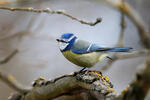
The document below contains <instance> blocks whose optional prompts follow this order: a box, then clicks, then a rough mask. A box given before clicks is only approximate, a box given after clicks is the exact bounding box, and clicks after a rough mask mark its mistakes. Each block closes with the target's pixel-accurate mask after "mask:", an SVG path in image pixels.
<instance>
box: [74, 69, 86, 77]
mask: <svg viewBox="0 0 150 100" xmlns="http://www.w3.org/2000/svg"><path fill="white" fill-rule="evenodd" d="M85 69H86V67H84V68H82V69H81V70H79V71H76V72H74V75H77V74H81V73H85V72H86V71H87V70H85Z"/></svg>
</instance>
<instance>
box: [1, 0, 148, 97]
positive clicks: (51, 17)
mask: <svg viewBox="0 0 150 100" xmlns="http://www.w3.org/2000/svg"><path fill="white" fill-rule="evenodd" d="M113 1H114V2H117V1H118V0H113ZM127 2H128V3H129V4H131V5H132V7H133V8H134V9H136V10H137V11H138V12H139V14H140V15H141V17H142V18H143V20H144V21H145V22H146V25H147V28H149V26H150V13H149V10H150V1H149V0H127ZM0 6H9V7H33V8H41V9H42V8H43V9H45V8H51V9H53V10H59V9H63V10H65V11H66V12H67V13H69V14H71V15H73V16H75V17H78V18H80V19H84V20H88V21H95V19H96V18H98V17H101V18H102V22H101V23H99V24H97V25H95V26H89V25H85V24H81V23H79V22H77V21H75V20H72V19H70V18H68V17H66V16H63V15H56V14H46V13H31V12H21V11H14V12H12V11H7V10H0V60H3V59H4V58H5V57H7V56H8V55H10V54H11V53H12V52H13V51H14V50H15V49H18V50H19V52H18V53H17V54H16V55H15V56H14V57H13V58H12V59H11V60H10V61H9V62H8V63H6V64H2V65H0V71H1V72H4V73H8V74H11V75H13V76H14V77H15V78H16V79H17V80H18V81H19V82H20V83H22V84H23V85H25V86H31V85H32V82H33V81H34V80H35V79H37V78H39V77H40V76H43V77H45V78H46V79H53V78H55V77H58V76H61V75H64V74H69V73H71V72H73V71H77V70H80V69H81V68H80V67H77V66H76V65H74V64H72V63H70V62H69V61H68V60H66V59H65V58H64V57H63V55H62V54H61V53H60V51H59V48H58V45H57V42H56V41H55V39H56V38H58V37H59V36H60V35H61V34H62V33H65V32H71V33H75V34H76V35H77V36H78V37H79V38H81V39H83V40H87V41H90V42H93V43H97V44H100V45H102V46H111V47H113V46H115V45H116V43H117V41H118V37H119V34H120V29H121V26H120V21H121V13H120V12H119V10H117V9H115V8H113V7H111V6H110V5H108V4H107V3H105V2H104V1H103V0H0ZM125 21H126V23H127V27H126V29H125V36H124V39H123V41H124V46H127V47H132V48H134V50H141V49H142V48H143V46H142V45H141V43H140V39H139V36H138V31H137V28H136V27H135V25H134V24H133V23H132V22H131V20H129V19H128V18H127V17H125ZM144 58H145V57H144V56H143V57H137V58H132V59H126V60H119V61H117V62H115V63H114V64H113V65H112V66H111V68H109V69H108V70H107V71H105V72H104V75H107V76H109V77H110V81H111V82H112V83H113V84H114V88H115V89H116V90H117V91H118V92H121V91H122V90H123V89H124V88H125V87H126V86H127V85H128V84H129V83H130V82H131V81H132V80H133V79H134V76H135V73H136V72H137V71H138V69H139V66H141V65H142V64H144ZM102 65H103V63H101V64H97V65H96V66H95V67H93V68H91V69H96V70H100V69H101V67H102ZM12 92H14V91H13V89H11V88H9V87H8V86H7V84H5V83H4V82H2V81H0V100H7V98H8V96H9V95H10V94H11V93H12ZM149 99H150V96H147V98H146V100H149Z"/></svg>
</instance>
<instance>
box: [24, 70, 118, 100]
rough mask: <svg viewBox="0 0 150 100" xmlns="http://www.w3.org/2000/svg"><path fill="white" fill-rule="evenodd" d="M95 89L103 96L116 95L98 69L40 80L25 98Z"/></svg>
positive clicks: (46, 99) (45, 99)
mask: <svg viewBox="0 0 150 100" xmlns="http://www.w3.org/2000/svg"><path fill="white" fill-rule="evenodd" d="M87 91H97V92H98V93H99V94H103V95H104V97H107V95H109V96H111V95H112V96H118V94H117V92H116V91H115V90H114V89H113V88H112V84H111V83H110V82H109V79H108V78H106V77H104V76H102V74H101V72H98V71H85V72H82V73H78V72H77V73H76V74H73V75H65V76H63V77H59V78H57V79H55V81H54V80H53V81H45V80H43V83H42V82H41V85H40V84H38V85H35V87H34V88H33V89H32V90H31V91H30V92H29V93H27V94H26V95H25V100H37V99H38V100H50V99H54V98H58V97H61V96H64V95H75V94H79V93H80V92H87Z"/></svg>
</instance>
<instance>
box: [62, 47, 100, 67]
mask: <svg viewBox="0 0 150 100" xmlns="http://www.w3.org/2000/svg"><path fill="white" fill-rule="evenodd" d="M63 55H64V56H65V57H66V58H67V59H68V60H69V61H71V62H72V63H74V64H76V65H78V66H80V67H92V66H94V65H95V64H96V63H97V62H99V60H101V61H102V58H101V53H99V52H92V53H87V54H75V53H73V52H72V51H71V50H68V51H65V52H63Z"/></svg>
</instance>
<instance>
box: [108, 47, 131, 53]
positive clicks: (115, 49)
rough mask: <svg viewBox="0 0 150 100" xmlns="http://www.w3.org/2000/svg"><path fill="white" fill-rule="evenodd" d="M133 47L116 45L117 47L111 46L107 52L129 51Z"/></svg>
mask: <svg viewBox="0 0 150 100" xmlns="http://www.w3.org/2000/svg"><path fill="white" fill-rule="evenodd" d="M131 49H132V48H131V47H116V48H109V49H108V50H106V52H107V51H108V52H129V51H131Z"/></svg>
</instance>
